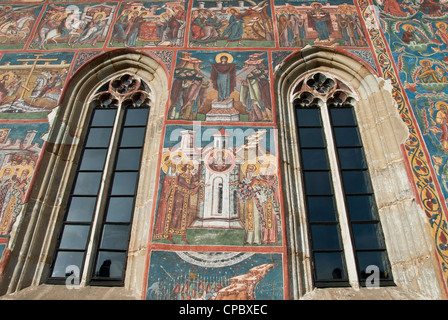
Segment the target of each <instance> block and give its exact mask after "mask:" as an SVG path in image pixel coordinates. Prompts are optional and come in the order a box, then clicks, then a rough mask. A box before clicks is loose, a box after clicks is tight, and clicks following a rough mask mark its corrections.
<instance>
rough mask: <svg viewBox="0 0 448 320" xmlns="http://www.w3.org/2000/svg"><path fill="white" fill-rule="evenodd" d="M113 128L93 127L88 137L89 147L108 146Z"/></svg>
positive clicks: (87, 145) (87, 144)
mask: <svg viewBox="0 0 448 320" xmlns="http://www.w3.org/2000/svg"><path fill="white" fill-rule="evenodd" d="M111 133H112V128H91V129H90V131H89V135H88V137H87V143H86V147H87V148H107V147H108V146H109V141H110V135H111Z"/></svg>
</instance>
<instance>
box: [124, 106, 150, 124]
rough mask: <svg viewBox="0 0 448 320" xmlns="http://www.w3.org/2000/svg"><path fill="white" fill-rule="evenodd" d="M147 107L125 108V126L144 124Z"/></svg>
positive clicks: (146, 116) (147, 111)
mask: <svg viewBox="0 0 448 320" xmlns="http://www.w3.org/2000/svg"><path fill="white" fill-rule="evenodd" d="M148 113H149V109H148V108H142V109H127V110H126V120H125V123H124V125H125V126H145V125H146V123H147V122H148Z"/></svg>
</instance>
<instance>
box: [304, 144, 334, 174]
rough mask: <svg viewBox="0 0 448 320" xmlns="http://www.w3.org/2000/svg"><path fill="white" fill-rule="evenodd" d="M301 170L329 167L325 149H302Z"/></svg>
mask: <svg viewBox="0 0 448 320" xmlns="http://www.w3.org/2000/svg"><path fill="white" fill-rule="evenodd" d="M302 161H303V170H325V169H329V166H328V161H327V152H326V149H302Z"/></svg>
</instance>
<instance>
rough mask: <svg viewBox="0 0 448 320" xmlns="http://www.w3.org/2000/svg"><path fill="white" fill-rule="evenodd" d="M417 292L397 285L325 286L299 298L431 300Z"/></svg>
mask: <svg viewBox="0 0 448 320" xmlns="http://www.w3.org/2000/svg"><path fill="white" fill-rule="evenodd" d="M433 299H434V298H431V297H426V296H423V295H422V294H420V293H418V292H411V291H408V290H405V289H403V288H399V287H383V288H377V289H367V288H361V289H353V288H327V289H314V290H313V291H311V292H309V293H307V294H305V295H304V296H303V297H301V298H300V300H433Z"/></svg>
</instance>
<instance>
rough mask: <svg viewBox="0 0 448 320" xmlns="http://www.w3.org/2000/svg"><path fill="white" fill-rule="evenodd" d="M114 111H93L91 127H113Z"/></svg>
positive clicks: (115, 111)
mask: <svg viewBox="0 0 448 320" xmlns="http://www.w3.org/2000/svg"><path fill="white" fill-rule="evenodd" d="M116 113H117V110H116V109H95V111H94V114H93V119H92V124H91V125H92V126H94V127H97V126H100V127H111V126H113V125H114V121H115V115H116Z"/></svg>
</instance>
